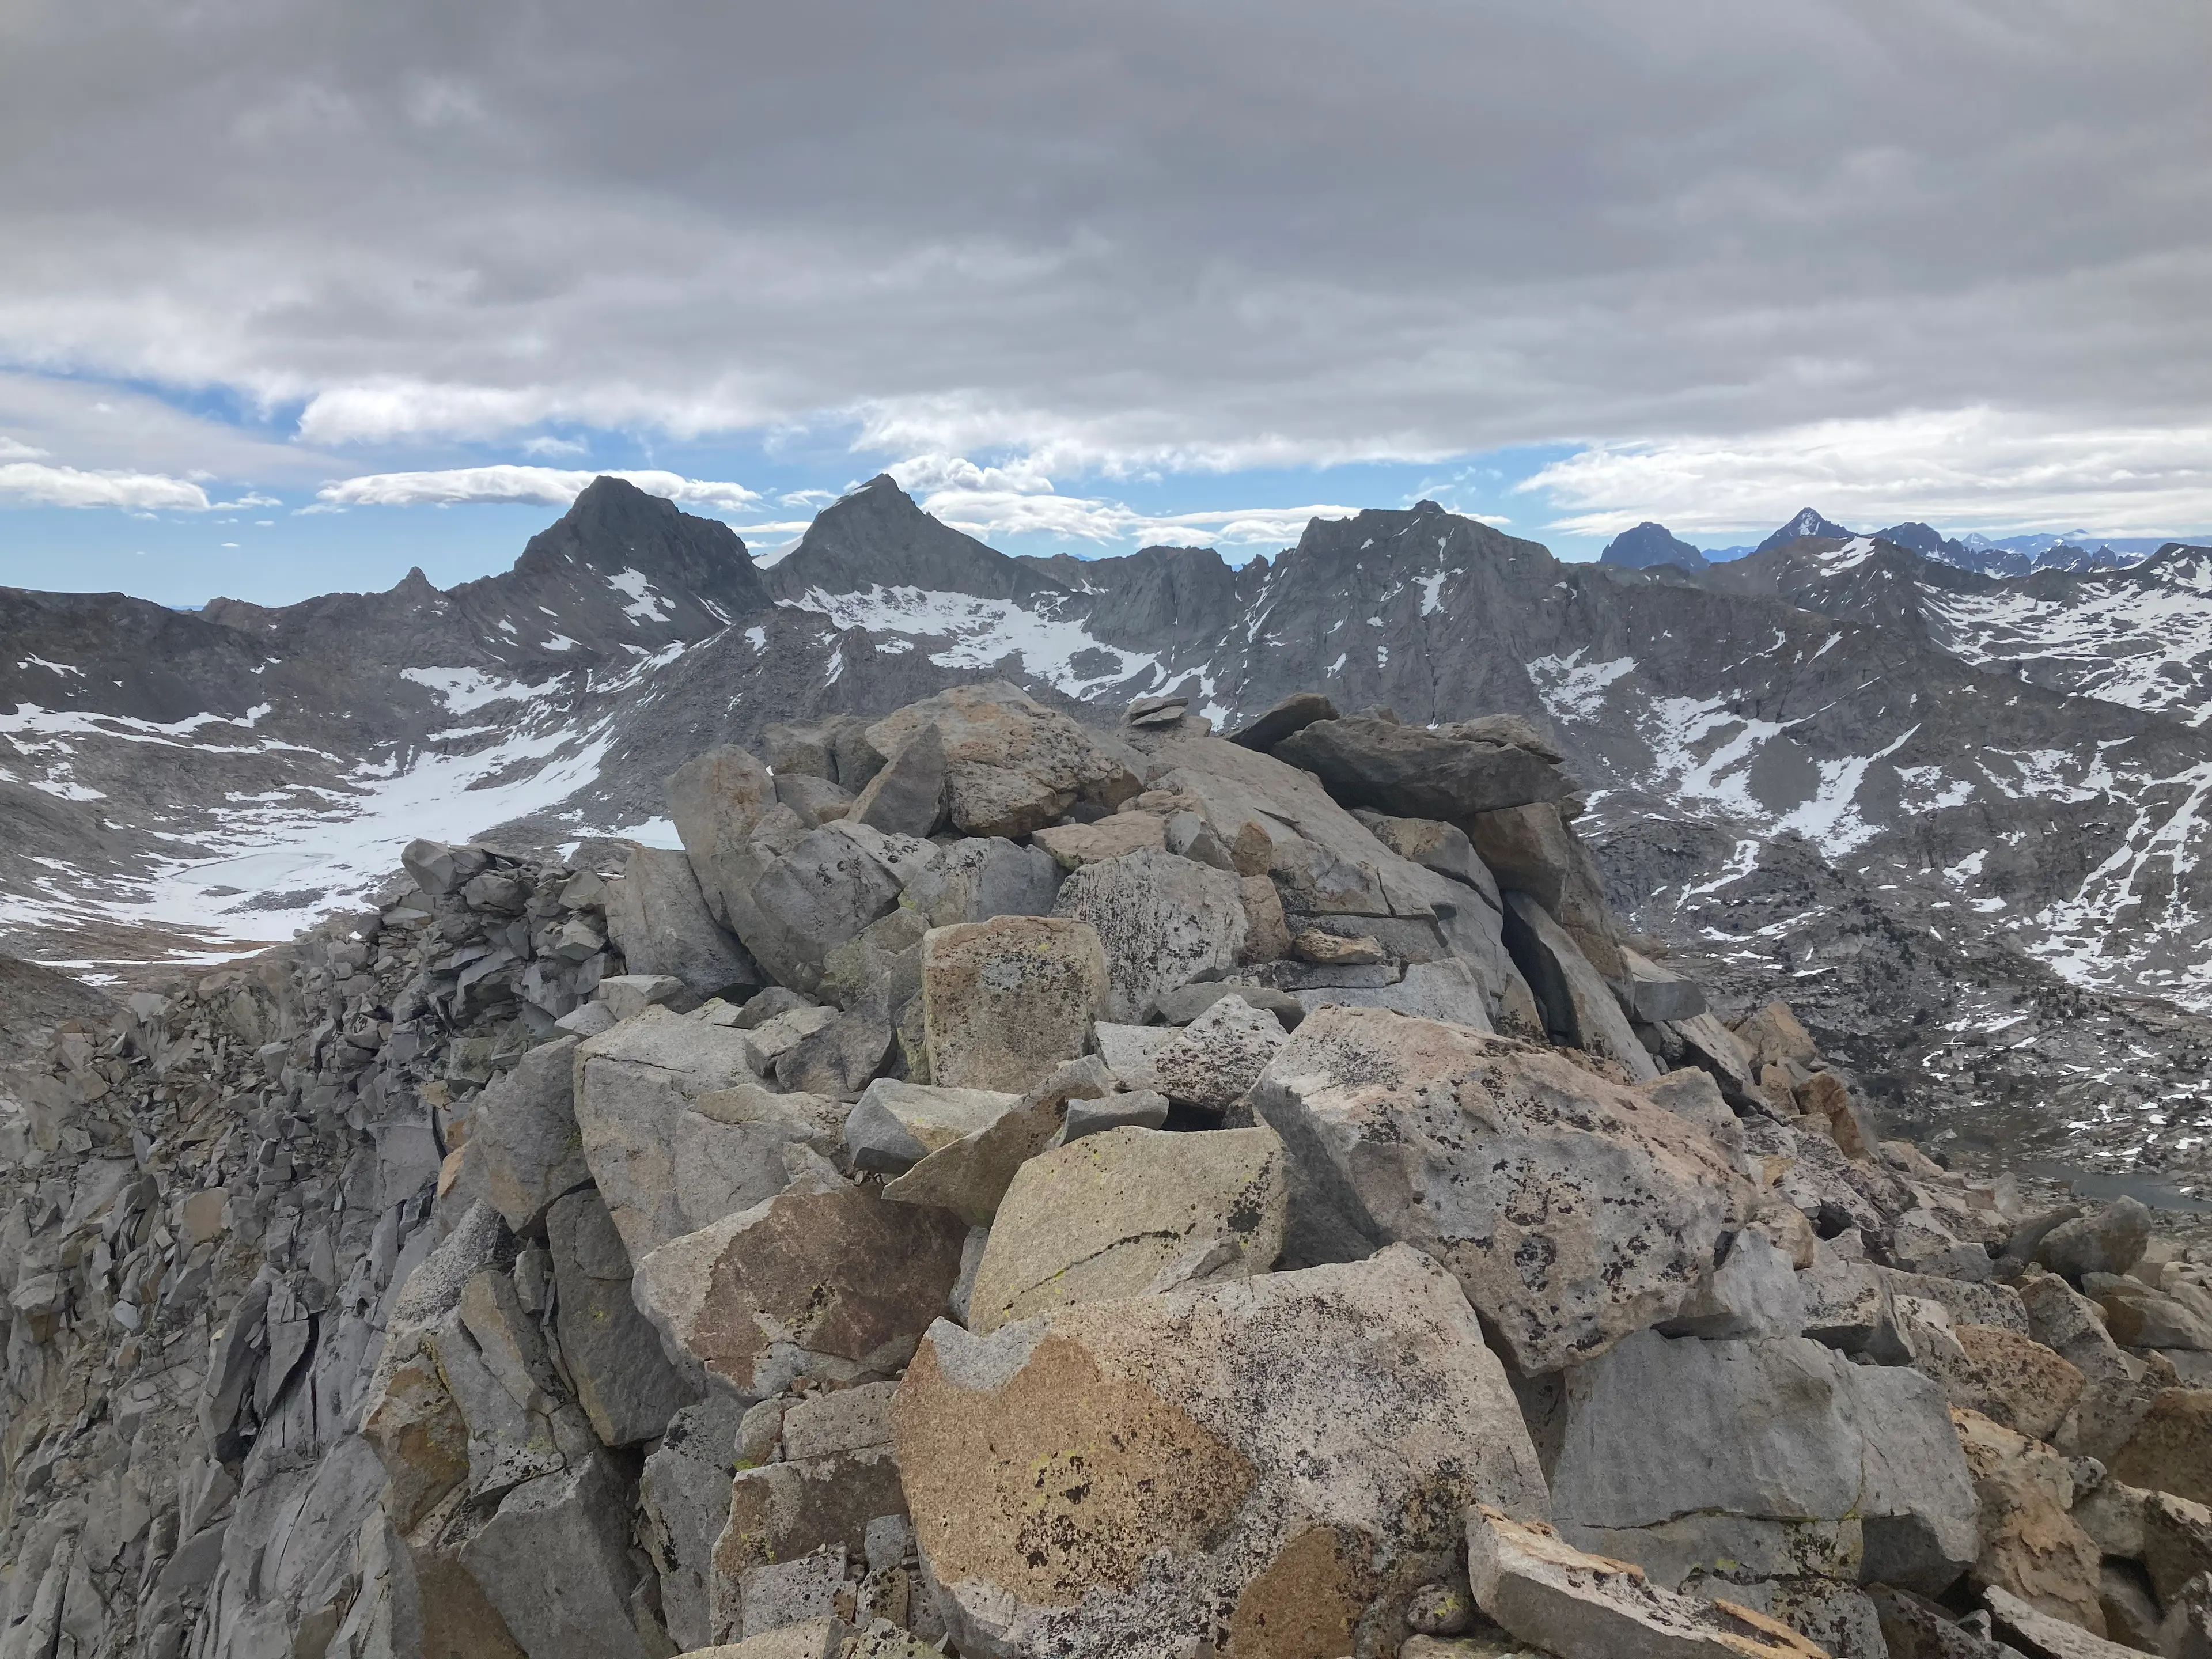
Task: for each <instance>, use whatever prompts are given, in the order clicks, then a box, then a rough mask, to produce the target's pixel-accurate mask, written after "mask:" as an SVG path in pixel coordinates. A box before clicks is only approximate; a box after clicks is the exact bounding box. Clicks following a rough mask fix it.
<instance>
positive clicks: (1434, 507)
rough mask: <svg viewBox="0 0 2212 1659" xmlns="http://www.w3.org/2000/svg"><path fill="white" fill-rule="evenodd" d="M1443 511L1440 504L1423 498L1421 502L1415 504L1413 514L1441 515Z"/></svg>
mask: <svg viewBox="0 0 2212 1659" xmlns="http://www.w3.org/2000/svg"><path fill="white" fill-rule="evenodd" d="M1443 510H1444V509H1443V505H1442V504H1441V503H1440V502H1437V501H1430V500H1429V499H1428V498H1427V497H1426V496H1423V497H1422V498H1421V499H1420V500H1419V501H1415V502H1414V503H1413V512H1414V513H1415V514H1416V515H1417V516H1418V515H1420V514H1423V513H1442V512H1443Z"/></svg>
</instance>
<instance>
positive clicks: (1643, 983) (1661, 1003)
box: [1620, 949, 1848, 1150]
mask: <svg viewBox="0 0 2212 1659" xmlns="http://www.w3.org/2000/svg"><path fill="white" fill-rule="evenodd" d="M1620 963H1621V966H1622V967H1623V968H1625V969H1627V977H1626V979H1625V980H1624V981H1622V987H1621V989H1622V995H1621V1002H1622V1005H1623V1007H1624V1010H1625V1012H1626V1013H1627V1014H1628V1016H1629V1018H1632V1019H1637V1020H1641V1021H1642V1022H1643V1023H1644V1024H1646V1025H1659V1024H1665V1023H1666V1022H1668V1021H1670V1020H1684V1019H1695V1018H1697V1017H1698V1016H1699V1014H1702V1013H1704V1012H1705V990H1704V987H1701V986H1699V984H1698V982H1697V981H1695V980H1690V979H1685V978H1683V977H1682V975H1680V974H1678V973H1675V972H1674V970H1673V969H1668V968H1666V967H1662V965H1661V964H1660V963H1656V962H1653V961H1651V960H1650V958H1649V957H1643V956H1639V955H1638V954H1637V953H1636V952H1635V951H1630V950H1626V949H1624V950H1623V951H1621V953H1620ZM1846 1150H1848V1149H1846Z"/></svg>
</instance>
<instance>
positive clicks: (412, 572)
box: [392, 564, 441, 605]
mask: <svg viewBox="0 0 2212 1659" xmlns="http://www.w3.org/2000/svg"><path fill="white" fill-rule="evenodd" d="M392 595H393V597H394V598H396V599H410V600H413V601H414V602H415V603H416V604H418V605H419V604H421V603H422V602H423V601H424V600H426V599H438V598H440V597H441V594H440V592H439V591H438V587H437V585H436V584H435V583H434V582H432V581H431V580H430V579H429V578H428V576H426V575H424V574H422V566H421V565H419V564H418V565H412V566H410V567H409V568H408V572H407V574H405V575H404V576H402V577H401V578H400V579H399V580H398V581H396V582H394V583H393V584H392Z"/></svg>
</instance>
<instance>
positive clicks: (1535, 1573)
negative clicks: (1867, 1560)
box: [1467, 1504, 1826, 1659]
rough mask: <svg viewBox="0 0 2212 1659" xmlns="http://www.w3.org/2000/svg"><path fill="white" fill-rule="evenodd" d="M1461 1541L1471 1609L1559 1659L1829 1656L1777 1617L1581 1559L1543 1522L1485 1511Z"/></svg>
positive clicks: (1630, 1569)
mask: <svg viewBox="0 0 2212 1659" xmlns="http://www.w3.org/2000/svg"><path fill="white" fill-rule="evenodd" d="M1467 1537H1468V1549H1467V1562H1468V1579H1469V1581H1470V1582H1471V1583H1472V1584H1473V1587H1474V1599H1475V1602H1476V1604H1477V1605H1478V1606H1480V1607H1481V1608H1482V1610H1483V1612H1485V1613H1488V1614H1489V1615H1490V1617H1491V1618H1492V1619H1493V1620H1496V1621H1497V1622H1498V1624H1500V1625H1502V1626H1504V1627H1505V1628H1506V1629H1507V1630H1508V1631H1510V1632H1512V1633H1513V1634H1514V1635H1515V1636H1516V1637H1518V1638H1521V1639H1522V1641H1524V1642H1528V1643H1531V1644H1534V1645H1536V1646H1538V1647H1541V1649H1543V1650H1544V1651H1545V1652H1547V1653H1550V1654H1555V1655H1557V1656H1558V1659H1627V1656H1629V1655H1631V1654H1633V1655H1635V1656H1636V1659H1763V1656H1772V1659H1826V1650H1825V1649H1822V1648H1818V1647H1815V1646H1814V1644H1812V1643H1810V1642H1808V1641H1807V1640H1806V1639H1805V1638H1803V1637H1802V1636H1800V1635H1798V1634H1797V1632H1795V1631H1793V1630H1791V1629H1790V1627H1789V1626H1787V1625H1784V1624H1783V1623H1781V1622H1780V1621H1779V1620H1773V1619H1769V1618H1768V1617H1766V1616H1765V1614H1764V1613H1755V1612H1753V1610H1752V1609H1751V1608H1749V1607H1740V1606H1738V1605H1736V1604H1735V1603H1734V1602H1730V1601H1711V1602H1707V1601H1692V1600H1691V1599H1690V1598H1689V1597H1687V1596H1685V1595H1675V1594H1674V1592H1673V1591H1671V1590H1664V1589H1660V1588H1659V1587H1658V1586H1656V1584H1653V1583H1650V1580H1649V1579H1648V1578H1646V1577H1645V1576H1644V1571H1643V1570H1642V1569H1641V1568H1638V1567H1635V1566H1630V1565H1624V1564H1623V1563H1621V1562H1619V1561H1613V1560H1608V1559H1606V1558H1605V1557H1603V1556H1601V1555H1586V1554H1584V1553H1583V1552H1582V1551H1580V1550H1578V1549H1576V1548H1574V1547H1572V1546H1571V1545H1569V1544H1567V1543H1565V1542H1564V1541H1562V1540H1561V1539H1560V1538H1559V1534H1556V1533H1555V1532H1553V1530H1552V1528H1549V1527H1547V1526H1546V1525H1544V1524H1543V1523H1542V1522H1534V1523H1530V1522H1520V1521H1516V1520H1513V1519H1511V1518H1510V1517H1508V1516H1504V1515H1500V1514H1499V1513H1498V1511H1497V1510H1493V1509H1492V1508H1491V1507H1490V1506H1489V1505H1487V1504H1484V1505H1480V1506H1479V1507H1477V1508H1476V1509H1475V1510H1474V1511H1473V1512H1472V1513H1470V1514H1469V1516H1468V1527H1467Z"/></svg>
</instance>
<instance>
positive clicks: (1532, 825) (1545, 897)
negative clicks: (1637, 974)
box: [1468, 801, 1626, 979]
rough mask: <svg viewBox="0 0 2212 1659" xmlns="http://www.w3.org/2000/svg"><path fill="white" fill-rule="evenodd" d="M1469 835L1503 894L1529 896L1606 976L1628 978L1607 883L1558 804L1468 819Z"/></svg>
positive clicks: (1600, 972)
mask: <svg viewBox="0 0 2212 1659" xmlns="http://www.w3.org/2000/svg"><path fill="white" fill-rule="evenodd" d="M1468 835H1469V836H1472V837H1473V838H1474V850H1475V852H1476V853H1477V854H1479V855H1480V858H1481V860H1482V861H1483V863H1484V864H1485V865H1486V866H1489V868H1490V870H1491V872H1492V873H1493V874H1494V875H1496V877H1497V878H1498V888H1499V890H1500V891H1501V892H1508V893H1525V894H1527V895H1528V896H1529V897H1530V898H1533V899H1534V900H1535V901H1536V902H1537V903H1539V904H1541V906H1543V908H1544V909H1545V911H1546V913H1547V915H1551V916H1552V917H1553V918H1554V919H1555V920H1557V921H1558V922H1559V926H1560V927H1564V928H1565V929H1566V931H1567V934H1568V936H1569V937H1570V938H1571V939H1573V940H1574V941H1575V945H1576V947H1577V949H1578V950H1580V951H1582V953H1583V955H1584V956H1585V957H1589V960H1590V963H1592V965H1593V966H1595V968H1596V969H1597V971H1598V973H1599V974H1600V975H1602V976H1603V977H1605V978H1607V979H1620V978H1624V977H1625V976H1626V963H1623V962H1621V960H1620V941H1619V939H1617V938H1616V936H1615V932H1614V927H1613V916H1612V913H1611V912H1610V911H1609V910H1608V909H1607V908H1606V902H1605V878H1604V877H1603V876H1602V875H1601V874H1600V873H1599V871H1598V867H1597V863H1596V860H1594V859H1592V858H1591V857H1590V855H1589V848H1585V847H1584V846H1583V843H1582V841H1581V839H1580V838H1579V837H1578V836H1576V834H1575V832H1574V830H1573V829H1572V828H1571V826H1570V825H1569V824H1568V823H1567V821H1566V820H1565V818H1564V817H1561V816H1560V814H1559V807H1558V806H1557V805H1554V804H1553V803H1552V802H1550V801H1541V802H1537V803H1535V804H1533V805H1527V806H1521V807H1516V808H1513V809H1511V810H1510V811H1499V812H1486V813H1483V814H1481V815H1480V816H1479V817H1473V818H1470V819H1468Z"/></svg>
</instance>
